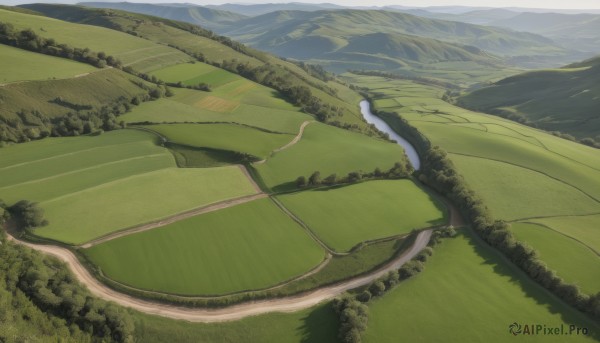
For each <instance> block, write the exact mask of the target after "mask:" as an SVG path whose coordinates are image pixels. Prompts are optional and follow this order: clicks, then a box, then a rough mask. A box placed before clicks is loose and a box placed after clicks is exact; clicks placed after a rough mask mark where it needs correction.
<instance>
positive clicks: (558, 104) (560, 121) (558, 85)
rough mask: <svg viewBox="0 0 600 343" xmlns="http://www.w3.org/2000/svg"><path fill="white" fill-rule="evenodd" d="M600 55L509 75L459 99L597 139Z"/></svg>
mask: <svg viewBox="0 0 600 343" xmlns="http://www.w3.org/2000/svg"><path fill="white" fill-rule="evenodd" d="M599 85H600V58H595V59H591V60H588V61H585V62H582V63H577V64H573V65H569V66H567V67H564V68H561V69H552V70H542V71H533V72H528V73H524V74H520V75H516V76H512V77H509V78H506V79H503V80H501V81H498V82H496V83H495V84H493V85H491V86H489V87H484V88H482V89H479V90H476V91H474V92H472V93H469V94H467V95H465V96H462V97H460V98H459V99H458V103H459V104H460V105H461V106H465V107H468V108H472V109H477V110H481V111H484V112H487V113H494V114H498V115H500V116H505V117H508V118H514V119H516V120H519V121H525V122H530V123H533V124H534V125H536V126H538V127H540V128H543V129H545V130H549V131H560V132H564V133H568V134H571V135H574V136H575V137H577V138H579V139H581V138H585V137H591V138H596V140H597V141H598V143H600V138H598V136H599V135H600V117H599V116H598V108H600V86H599Z"/></svg>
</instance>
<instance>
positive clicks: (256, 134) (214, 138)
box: [146, 124, 293, 159]
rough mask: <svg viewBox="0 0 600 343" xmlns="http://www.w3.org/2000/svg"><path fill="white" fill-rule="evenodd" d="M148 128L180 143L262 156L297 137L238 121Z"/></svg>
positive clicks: (151, 126)
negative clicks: (267, 130)
mask: <svg viewBox="0 0 600 343" xmlns="http://www.w3.org/2000/svg"><path fill="white" fill-rule="evenodd" d="M146 128H148V129H150V130H152V131H155V132H158V133H159V134H161V135H162V136H165V137H167V139H168V140H169V141H171V142H174V143H177V144H182V145H187V146H193V147H198V148H213V149H219V150H228V151H235V152H240V153H243V154H248V155H252V156H256V157H258V158H260V159H264V158H266V157H267V156H269V154H270V153H271V152H272V151H273V150H275V149H277V148H279V147H282V146H284V145H286V144H287V143H288V142H290V141H291V140H292V139H293V136H292V135H289V134H277V133H269V132H265V131H261V130H258V129H255V128H251V127H246V126H242V125H234V124H161V125H150V126H147V127H146Z"/></svg>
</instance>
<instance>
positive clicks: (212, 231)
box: [85, 182, 324, 295]
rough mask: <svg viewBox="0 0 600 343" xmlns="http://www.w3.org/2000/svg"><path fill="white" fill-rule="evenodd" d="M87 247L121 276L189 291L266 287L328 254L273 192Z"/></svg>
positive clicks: (146, 286)
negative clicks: (284, 209) (268, 196)
mask: <svg viewBox="0 0 600 343" xmlns="http://www.w3.org/2000/svg"><path fill="white" fill-rule="evenodd" d="M190 184H191V182H190ZM85 254H86V255H87V256H88V257H89V258H90V259H91V260H92V261H93V263H95V264H96V265H98V266H99V267H100V268H101V269H102V271H103V273H104V274H106V275H107V276H108V277H110V278H112V279H114V280H116V281H119V282H122V283H125V284H127V285H130V286H133V287H136V288H142V289H148V290H154V291H161V292H167V293H175V294H188V295H214V294H224V293H231V292H238V291H243V290H251V289H261V288H265V287H268V286H272V285H275V284H277V283H280V282H283V281H286V280H288V279H291V278H293V277H295V276H297V275H301V274H303V273H305V272H308V271H309V270H310V269H311V268H313V267H315V266H316V265H317V264H319V263H320V262H321V261H322V260H323V258H324V252H323V251H322V250H321V248H320V247H319V246H318V245H317V243H316V242H314V241H313V240H312V239H311V238H310V236H309V235H308V234H307V233H306V232H305V231H304V230H303V229H302V228H301V227H300V226H299V225H298V224H296V223H295V222H294V221H293V220H292V219H291V218H289V217H288V216H287V215H285V214H284V213H283V212H282V211H281V210H280V209H279V208H277V206H276V205H275V204H273V203H272V202H271V200H269V199H262V200H256V201H252V202H249V203H245V204H241V205H237V206H234V207H230V208H226V209H222V210H219V211H215V212H210V213H206V214H203V215H199V216H195V217H192V218H188V219H185V220H181V221H178V222H176V223H173V224H170V225H167V226H165V227H162V228H157V229H153V230H150V231H146V232H142V233H138V234H134V235H130V236H126V237H122V238H118V239H115V240H112V241H108V242H106V243H103V244H100V245H97V246H94V247H92V248H90V249H87V250H85Z"/></svg>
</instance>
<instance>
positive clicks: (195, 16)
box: [79, 2, 246, 30]
mask: <svg viewBox="0 0 600 343" xmlns="http://www.w3.org/2000/svg"><path fill="white" fill-rule="evenodd" d="M79 5H81V6H86V7H94V8H112V9H118V10H123V11H128V12H135V13H141V14H147V15H152V16H157V17H161V18H166V19H171V20H178V21H183V22H186V23H190V24H195V25H200V26H203V27H206V28H209V29H211V30H214V29H217V28H221V27H226V26H228V25H230V24H232V23H234V22H236V21H239V20H242V19H245V18H246V16H243V15H240V14H238V13H233V12H227V11H222V10H217V9H211V8H206V7H201V6H196V5H191V4H173V5H167V4H165V5H162V4H161V5H154V4H138V3H131V2H82V3H80V4H79Z"/></svg>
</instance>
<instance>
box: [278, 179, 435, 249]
mask: <svg viewBox="0 0 600 343" xmlns="http://www.w3.org/2000/svg"><path fill="white" fill-rule="evenodd" d="M278 199H280V200H281V202H282V203H283V204H284V205H285V206H286V207H287V208H288V209H289V210H290V211H291V212H292V213H294V214H295V215H296V216H298V217H299V218H300V219H301V220H302V221H303V222H304V223H306V224H307V225H308V227H310V228H311V229H312V230H314V232H315V233H316V234H317V235H318V236H319V237H320V238H321V239H322V240H323V242H325V244H327V245H328V246H329V247H331V248H333V249H335V250H336V251H348V250H350V249H351V248H352V247H353V246H355V245H357V244H359V243H360V242H364V241H368V240H373V239H378V238H384V237H389V236H394V235H399V234H403V233H408V232H410V231H411V230H412V229H420V228H425V227H430V226H434V225H440V224H443V223H444V222H445V215H444V210H443V205H442V204H440V203H439V201H438V200H436V199H434V198H433V197H431V196H430V195H428V194H427V193H425V192H424V191H423V190H422V189H421V188H419V187H417V186H416V185H415V184H414V183H413V182H412V181H410V180H381V181H369V182H363V183H359V184H356V185H351V186H345V187H340V188H333V189H324V190H312V191H305V192H299V193H292V194H286V195H281V196H279V197H278Z"/></svg>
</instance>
